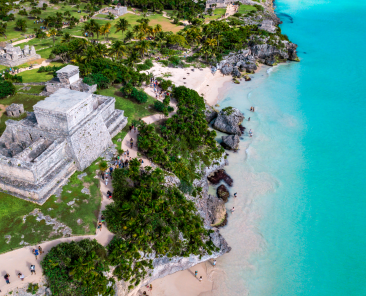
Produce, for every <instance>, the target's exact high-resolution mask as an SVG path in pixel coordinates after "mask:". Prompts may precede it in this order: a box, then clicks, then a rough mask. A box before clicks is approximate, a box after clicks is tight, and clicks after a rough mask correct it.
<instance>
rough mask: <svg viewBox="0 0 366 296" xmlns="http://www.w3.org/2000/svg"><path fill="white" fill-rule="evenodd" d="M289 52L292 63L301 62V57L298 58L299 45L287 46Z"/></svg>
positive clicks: (290, 44) (289, 44)
mask: <svg viewBox="0 0 366 296" xmlns="http://www.w3.org/2000/svg"><path fill="white" fill-rule="evenodd" d="M286 48H287V51H288V59H289V60H290V61H299V57H298V56H297V52H296V49H297V44H294V43H288V44H287V46H286Z"/></svg>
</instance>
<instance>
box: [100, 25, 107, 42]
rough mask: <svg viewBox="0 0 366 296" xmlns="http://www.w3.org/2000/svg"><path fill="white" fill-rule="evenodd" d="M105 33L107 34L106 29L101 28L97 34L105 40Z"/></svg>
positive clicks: (104, 27)
mask: <svg viewBox="0 0 366 296" xmlns="http://www.w3.org/2000/svg"><path fill="white" fill-rule="evenodd" d="M107 32H108V29H107V27H106V26H101V27H100V29H99V33H100V34H101V35H102V36H104V39H105V35H107Z"/></svg>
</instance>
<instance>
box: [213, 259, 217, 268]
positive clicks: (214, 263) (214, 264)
mask: <svg viewBox="0 0 366 296" xmlns="http://www.w3.org/2000/svg"><path fill="white" fill-rule="evenodd" d="M213 266H214V267H215V266H216V259H215V260H214V261H213Z"/></svg>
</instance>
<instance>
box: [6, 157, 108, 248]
mask: <svg viewBox="0 0 366 296" xmlns="http://www.w3.org/2000/svg"><path fill="white" fill-rule="evenodd" d="M97 162H98V161H95V162H94V163H93V164H92V165H91V166H90V167H88V168H87V169H85V171H84V172H86V173H87V176H85V177H84V178H83V180H79V179H78V178H77V176H78V175H80V174H81V173H82V172H76V173H74V174H73V175H72V176H71V178H70V180H69V183H68V184H67V185H65V186H64V187H63V190H62V193H61V197H60V198H57V197H56V196H55V195H53V196H51V197H50V198H49V199H48V200H47V201H46V202H45V203H44V204H43V205H42V206H40V205H37V204H34V203H31V202H28V201H25V200H22V199H20V198H16V197H14V196H11V195H8V194H6V193H3V192H0V216H1V219H0V253H4V252H8V251H10V250H12V249H16V248H20V247H22V246H24V242H26V243H28V244H31V245H33V244H38V243H40V242H43V241H49V240H52V239H56V238H59V237H62V233H61V231H62V230H65V228H66V227H69V228H71V230H72V235H85V234H95V230H96V223H97V219H98V214H99V209H100V201H101V193H100V190H99V179H95V178H94V176H95V171H96V170H97V169H98V164H97ZM86 183H87V184H88V186H89V190H90V195H87V194H84V193H82V192H81V190H82V189H83V188H84V185H86ZM83 184H84V185H83ZM71 201H74V203H73V204H72V205H71V204H70V205H67V203H70V202H71ZM36 208H37V209H39V210H40V211H41V212H42V214H44V215H45V216H46V215H49V216H50V217H51V218H52V219H56V220H57V222H60V223H62V224H63V225H61V227H60V228H59V229H58V231H55V230H53V225H46V222H45V220H41V221H37V220H36V216H33V215H29V213H31V212H32V211H34V210H35V209H36ZM25 215H27V216H26V218H24V216H25ZM78 219H81V221H80V220H79V223H78V222H77V220H78ZM4 236H11V239H10V242H9V243H6V241H7V239H5V237H4ZM22 242H23V243H22Z"/></svg>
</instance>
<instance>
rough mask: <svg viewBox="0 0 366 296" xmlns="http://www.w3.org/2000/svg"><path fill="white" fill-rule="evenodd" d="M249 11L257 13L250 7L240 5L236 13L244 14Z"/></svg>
mask: <svg viewBox="0 0 366 296" xmlns="http://www.w3.org/2000/svg"><path fill="white" fill-rule="evenodd" d="M250 11H257V9H256V8H255V7H254V6H252V5H246V4H241V5H240V7H239V11H238V12H239V13H243V14H246V13H248V12H250Z"/></svg>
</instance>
